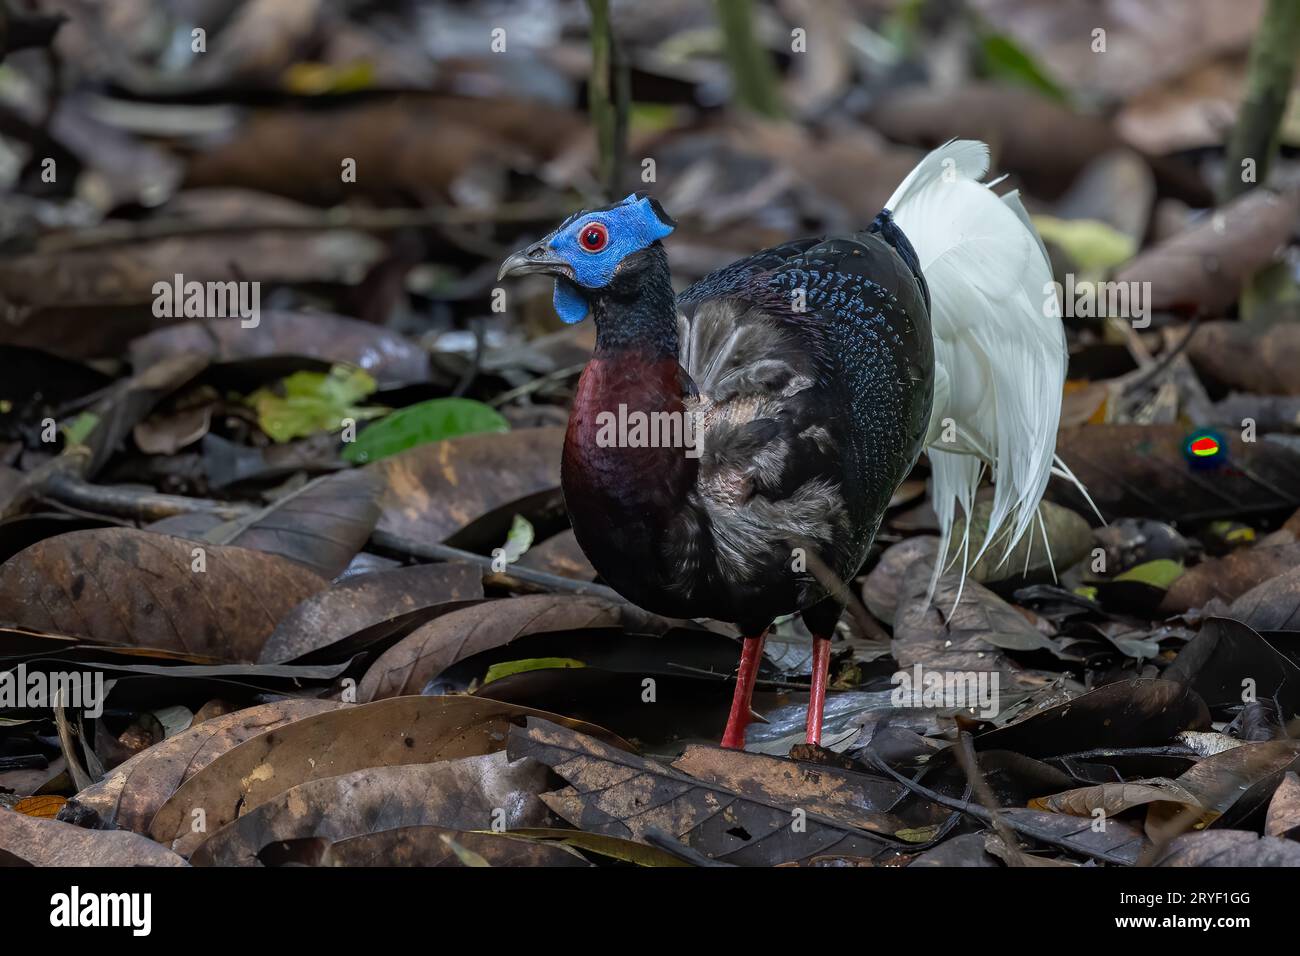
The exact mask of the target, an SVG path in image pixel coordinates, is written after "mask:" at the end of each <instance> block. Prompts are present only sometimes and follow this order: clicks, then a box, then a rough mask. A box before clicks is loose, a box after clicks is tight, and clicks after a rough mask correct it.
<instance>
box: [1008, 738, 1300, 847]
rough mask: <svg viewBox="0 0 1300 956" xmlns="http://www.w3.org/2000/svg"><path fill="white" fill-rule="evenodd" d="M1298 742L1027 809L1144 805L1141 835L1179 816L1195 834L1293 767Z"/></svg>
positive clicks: (1077, 810)
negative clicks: (1171, 777) (1185, 815)
mask: <svg viewBox="0 0 1300 956" xmlns="http://www.w3.org/2000/svg"><path fill="white" fill-rule="evenodd" d="M1298 754H1300V742H1296V741H1289V740H1273V741H1267V742H1263V743H1245V744H1242V745H1241V746H1239V747H1234V748H1232V749H1231V750H1225V751H1223V752H1221V753H1217V754H1215V755H1214V756H1212V757H1207V758H1205V759H1204V760H1202V761H1200V762H1199V763H1197V764H1196V765H1194V766H1193V767H1191V768H1190V769H1188V770H1187V771H1186V772H1184V773H1183V774H1181V775H1180V776H1179V777H1177V778H1176V779H1174V780H1168V779H1162V778H1153V779H1149V780H1133V781H1129V782H1127V783H1105V784H1099V785H1097V786H1094V787H1081V788H1078V789H1075V790H1067V791H1065V792H1064V793H1057V794H1052V795H1050V796H1046V797H1043V798H1041V799H1037V800H1033V801H1031V803H1030V806H1031V807H1033V808H1034V809H1039V810H1051V811H1053V812H1055V813H1068V814H1071V815H1073V816H1078V817H1092V816H1094V814H1095V813H1096V811H1099V810H1100V811H1101V812H1102V813H1104V814H1105V815H1106V816H1108V817H1112V816H1115V815H1117V814H1120V813H1123V812H1124V811H1126V810H1130V809H1132V808H1133V807H1137V806H1143V805H1147V804H1150V805H1151V809H1150V812H1149V814H1148V817H1147V833H1148V834H1149V835H1150V836H1151V837H1152V839H1153V840H1158V839H1159V836H1160V833H1161V832H1162V830H1164V829H1165V828H1166V827H1168V826H1169V825H1170V824H1171V822H1172V821H1173V820H1174V819H1175V818H1177V817H1178V816H1179V815H1180V814H1181V813H1184V812H1186V813H1189V814H1190V822H1191V823H1192V825H1195V826H1196V828H1197V829H1201V828H1203V827H1205V826H1207V825H1208V824H1210V823H1213V822H1214V821H1215V820H1217V819H1218V818H1219V817H1221V816H1222V815H1223V814H1224V813H1226V812H1227V811H1228V810H1229V809H1230V808H1231V807H1232V806H1233V804H1235V803H1236V802H1237V800H1238V799H1240V798H1241V797H1242V796H1243V794H1246V793H1247V792H1248V791H1249V790H1250V788H1252V787H1254V786H1255V785H1256V784H1259V783H1261V782H1263V781H1265V780H1267V779H1268V778H1270V777H1274V776H1277V775H1280V774H1281V773H1282V772H1283V771H1285V770H1286V768H1288V767H1289V766H1291V765H1292V764H1293V763H1295V761H1296V758H1297V755H1298Z"/></svg>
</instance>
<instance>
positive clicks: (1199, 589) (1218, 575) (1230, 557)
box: [1160, 542, 1300, 614]
mask: <svg viewBox="0 0 1300 956" xmlns="http://www.w3.org/2000/svg"><path fill="white" fill-rule="evenodd" d="M1297 566H1300V542H1293V543H1292V544H1284V545H1278V546H1276V547H1261V546H1256V547H1253V548H1241V549H1239V550H1237V551H1233V552H1231V553H1229V554H1225V555H1224V556H1223V557H1221V558H1208V559H1206V560H1205V561H1202V562H1201V563H1200V564H1198V565H1196V566H1194V567H1192V568H1189V569H1188V570H1187V571H1186V573H1184V574H1183V575H1182V576H1181V577H1179V578H1178V579H1177V580H1176V581H1174V583H1173V584H1172V585H1171V586H1170V588H1169V591H1168V593H1166V594H1165V598H1164V601H1163V602H1162V603H1161V605H1160V613H1162V614H1181V613H1183V612H1184V611H1190V610H1191V609H1192V608H1198V607H1204V606H1205V605H1206V604H1208V603H1209V602H1210V601H1211V600H1212V599H1214V598H1218V599H1219V600H1221V601H1223V602H1225V603H1229V604H1230V603H1232V602H1233V601H1235V600H1236V599H1237V598H1239V597H1241V596H1242V595H1243V594H1245V593H1246V592H1247V591H1249V590H1251V589H1252V588H1254V587H1256V586H1258V585H1261V584H1263V583H1264V582H1266V581H1269V580H1271V579H1273V578H1275V577H1277V576H1278V575H1279V574H1283V573H1285V572H1287V571H1289V570H1291V569H1292V568H1294V567H1297Z"/></svg>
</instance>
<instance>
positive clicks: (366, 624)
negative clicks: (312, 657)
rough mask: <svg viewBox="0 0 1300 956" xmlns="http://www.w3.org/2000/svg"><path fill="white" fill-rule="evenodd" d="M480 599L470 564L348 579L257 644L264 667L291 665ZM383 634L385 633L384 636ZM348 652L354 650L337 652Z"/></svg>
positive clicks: (479, 581)
mask: <svg viewBox="0 0 1300 956" xmlns="http://www.w3.org/2000/svg"><path fill="white" fill-rule="evenodd" d="M482 597H483V572H482V570H481V569H480V568H479V567H478V565H475V564H466V563H454V564H420V565H415V566H413V567H409V568H393V569H392V570H390V571H376V572H373V573H370V574H362V575H358V576H356V577H350V578H347V579H346V580H344V581H340V582H339V583H338V584H334V585H332V586H331V587H330V588H328V589H327V590H325V591H320V592H317V593H316V594H313V595H312V596H311V597H309V598H307V599H306V600H305V601H303V602H302V603H301V604H299V605H298V606H297V607H295V608H294V609H293V610H292V611H290V612H289V613H288V614H287V615H285V616H284V618H283V619H281V621H280V623H279V624H278V625H276V628H275V631H274V632H272V634H271V636H270V637H269V638H267V639H266V643H265V644H264V645H263V646H262V654H261V657H260V660H261V661H262V662H264V663H266V662H274V661H291V660H294V659H296V658H300V657H302V656H303V655H305V654H310V653H313V652H315V651H319V650H322V649H323V648H326V647H330V646H331V645H338V644H339V642H341V641H346V640H347V639H348V638H353V637H354V636H356V635H359V634H361V632H363V631H367V630H369V629H372V628H375V627H376V626H378V625H382V624H384V623H386V622H392V623H393V624H394V625H395V626H396V625H398V623H399V622H401V623H403V624H406V625H407V626H418V625H413V624H410V622H411V621H416V622H419V623H423V621H422V617H421V615H420V612H427V613H428V614H434V613H437V608H438V606H439V605H443V604H449V603H452V602H461V601H477V600H479V599H481V598H482ZM385 636H387V635H385ZM337 649H338V650H339V651H340V652H341V653H343V654H350V653H353V652H355V651H356V650H359V649H360V648H359V647H355V646H350V645H349V646H346V647H343V648H337Z"/></svg>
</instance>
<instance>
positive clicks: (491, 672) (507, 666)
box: [483, 657, 587, 687]
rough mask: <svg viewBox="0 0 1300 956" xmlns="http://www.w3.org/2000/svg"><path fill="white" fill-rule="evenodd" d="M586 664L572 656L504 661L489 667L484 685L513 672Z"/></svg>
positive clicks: (519, 672) (584, 665) (555, 668)
mask: <svg viewBox="0 0 1300 956" xmlns="http://www.w3.org/2000/svg"><path fill="white" fill-rule="evenodd" d="M586 666H587V665H586V664H584V663H583V662H582V661H577V660H574V659H573V658H572V657H533V658H530V659H529V660H524V661H502V662H501V663H500V664H493V665H492V666H491V667H489V668H488V672H487V675H486V676H485V677H484V678H483V686H484V687H486V686H487V685H488V684H490V683H492V682H493V681H494V680H500V679H501V678H503V677H510V676H511V675H513V674H525V673H527V672H528V671H550V670H564V669H566V668H570V667H586Z"/></svg>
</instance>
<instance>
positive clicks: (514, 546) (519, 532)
mask: <svg viewBox="0 0 1300 956" xmlns="http://www.w3.org/2000/svg"><path fill="white" fill-rule="evenodd" d="M534 534H535V532H534V531H533V525H532V522H530V521H529V520H528V519H527V518H525V517H524V516H523V515H515V519H514V521H512V522H511V523H510V532H509V533H508V534H507V535H506V544H505V547H503V548H502V549H501V557H503V558H505V559H506V564H514V563H515V562H516V561H518V560H519V559H520V558H522V557H523V556H524V552H526V551H527V550H528V549H529V548H531V547H532V546H533V537H534ZM492 556H493V557H496V556H497V555H496V552H495V551H494V552H493V553H492Z"/></svg>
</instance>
